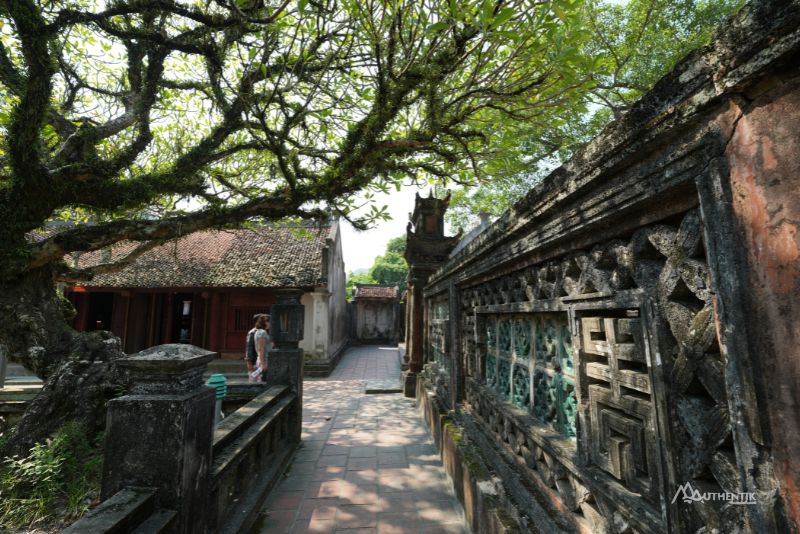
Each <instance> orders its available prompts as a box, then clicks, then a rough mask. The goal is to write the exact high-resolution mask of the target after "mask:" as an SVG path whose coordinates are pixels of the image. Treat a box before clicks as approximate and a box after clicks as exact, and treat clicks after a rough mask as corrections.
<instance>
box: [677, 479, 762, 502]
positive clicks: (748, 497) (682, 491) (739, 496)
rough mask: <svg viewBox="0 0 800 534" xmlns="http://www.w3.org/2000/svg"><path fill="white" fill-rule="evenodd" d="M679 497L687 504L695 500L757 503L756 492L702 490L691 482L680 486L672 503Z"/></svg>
mask: <svg viewBox="0 0 800 534" xmlns="http://www.w3.org/2000/svg"><path fill="white" fill-rule="evenodd" d="M678 497H680V498H681V500H682V501H683V502H685V503H686V504H691V503H693V502H706V501H719V502H725V503H729V504H755V503H756V494H755V493H731V492H730V491H724V492H722V491H704V492H701V491H700V490H699V489H697V488H695V487H694V486H692V483H691V482H686V483H685V484H683V485H681V486H678V490H677V491H676V492H675V496H674V497H672V504H675V502H676V501H677V500H678Z"/></svg>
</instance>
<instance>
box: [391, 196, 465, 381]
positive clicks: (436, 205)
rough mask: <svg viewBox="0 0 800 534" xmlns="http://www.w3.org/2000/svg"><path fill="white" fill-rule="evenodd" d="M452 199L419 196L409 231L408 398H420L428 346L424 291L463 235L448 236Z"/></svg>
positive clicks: (405, 371) (405, 364) (405, 374)
mask: <svg viewBox="0 0 800 534" xmlns="http://www.w3.org/2000/svg"><path fill="white" fill-rule="evenodd" d="M449 201H450V195H449V194H448V195H447V197H446V198H444V199H439V198H435V197H434V196H433V194H431V195H430V196H429V197H428V198H423V197H420V196H419V194H417V197H416V201H415V204H414V212H413V213H412V214H411V221H410V222H409V223H408V229H407V230H406V234H407V237H406V251H405V258H406V261H407V262H408V298H407V302H406V306H407V308H406V318H407V322H406V355H405V357H404V362H403V366H402V370H403V372H402V375H401V379H400V380H401V382H402V384H403V392H404V394H405V395H406V396H407V397H414V396H415V395H416V385H417V374H418V373H419V372H420V371H422V366H423V364H424V363H425V360H424V343H425V297H424V296H423V289H424V288H425V285H426V284H427V283H428V278H429V277H430V276H431V275H432V274H433V273H434V272H435V271H436V269H437V268H438V267H439V266H440V265H441V264H443V263H444V262H445V261H447V258H448V257H449V254H450V251H451V250H453V248H454V247H455V246H456V244H457V243H458V240H459V239H460V235H458V236H453V237H447V236H445V235H444V212H445V211H446V210H447V206H448V203H449Z"/></svg>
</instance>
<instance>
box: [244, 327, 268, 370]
mask: <svg viewBox="0 0 800 534" xmlns="http://www.w3.org/2000/svg"><path fill="white" fill-rule="evenodd" d="M253 319H254V321H255V324H254V326H253V328H252V329H251V330H250V331H249V332H247V354H246V360H247V373H248V375H250V380H249V381H250V382H263V381H264V373H266V371H267V352H268V351H269V350H270V348H271V345H272V340H271V338H270V336H269V332H268V330H269V315H266V314H263V313H259V314H258V315H255V316H254V317H253Z"/></svg>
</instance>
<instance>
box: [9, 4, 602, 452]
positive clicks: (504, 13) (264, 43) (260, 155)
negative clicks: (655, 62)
mask: <svg viewBox="0 0 800 534" xmlns="http://www.w3.org/2000/svg"><path fill="white" fill-rule="evenodd" d="M584 14H585V13H584V9H583V5H582V0H542V1H539V0H415V1H413V2H411V1H407V0H191V1H190V0H125V1H123V0H105V1H102V0H60V1H56V2H54V1H52V0H0V135H1V136H2V144H1V145H0V146H1V147H2V148H0V317H2V321H0V353H2V354H3V355H4V356H7V357H10V358H11V359H12V360H15V361H19V362H21V363H23V364H24V365H25V366H26V367H28V368H29V369H32V370H34V371H35V372H36V373H37V374H38V375H39V376H41V377H42V378H44V379H46V380H47V382H46V385H45V388H44V390H43V393H42V394H41V395H40V396H39V398H37V400H36V401H35V402H34V403H33V404H32V405H31V407H30V408H29V410H28V412H27V413H26V415H25V417H24V419H23V420H22V422H21V424H20V425H19V426H18V428H17V431H16V433H15V434H14V435H13V436H12V438H11V440H10V442H9V445H8V450H9V451H22V450H24V448H25V447H26V446H28V445H30V444H31V443H32V442H33V441H35V440H38V439H41V438H42V437H45V436H46V435H47V434H49V433H50V432H52V431H53V430H54V429H55V428H56V427H57V426H58V425H60V424H61V423H62V422H63V421H64V420H66V419H70V418H78V419H80V420H81V421H82V422H84V424H85V425H87V426H89V427H97V426H98V425H100V424H102V408H103V405H104V403H105V401H106V400H107V398H108V397H109V396H111V395H114V394H115V392H118V391H119V390H120V377H119V376H117V374H116V371H115V367H114V365H113V360H114V359H115V358H117V357H119V356H120V355H121V352H120V349H119V342H118V340H116V338H114V337H113V336H111V335H110V334H107V333H86V334H81V333H77V332H75V331H73V330H72V329H71V328H70V327H69V323H68V321H69V317H70V312H71V309H70V306H69V305H68V304H67V303H66V302H65V301H64V300H63V299H62V298H61V297H60V296H59V294H58V292H57V289H56V287H57V284H58V283H59V282H70V281H75V280H82V279H88V278H91V277H92V276H93V275H94V274H96V273H99V272H102V271H108V270H112V269H116V268H119V267H120V266H121V265H124V264H125V263H126V262H130V261H133V260H134V259H135V258H136V257H137V255H139V254H141V253H143V252H144V251H146V250H148V249H149V248H151V247H153V246H155V245H156V244H159V243H162V242H164V241H166V240H170V239H174V238H177V237H180V236H182V235H185V234H187V233H190V232H194V231H196V230H199V229H203V228H222V227H228V226H233V225H238V224H243V223H245V222H247V221H252V220H254V219H261V220H281V219H284V218H287V217H306V218H307V217H312V218H313V217H323V216H326V215H327V214H328V213H330V212H331V211H333V212H336V213H338V214H340V215H343V216H345V217H348V214H349V211H350V209H351V208H352V207H353V204H352V202H353V201H352V199H353V198H354V197H355V195H354V194H355V193H356V192H358V191H363V190H365V189H375V190H383V189H386V188H388V187H390V186H395V185H398V184H399V183H401V181H402V180H404V179H408V178H411V179H412V180H428V179H446V178H452V177H455V178H456V179H464V177H466V176H468V173H469V172H470V171H474V170H476V169H477V168H478V167H479V166H480V165H482V164H483V163H485V162H486V161H489V159H491V157H494V155H496V154H498V153H499V150H498V149H499V148H502V143H503V142H505V141H507V140H505V139H503V138H502V137H501V136H495V135H494V131H493V129H492V125H493V124H496V123H497V122H498V120H499V119H498V117H506V118H508V119H509V120H514V121H522V120H532V119H534V118H535V117H536V116H537V114H538V113H540V112H542V111H543V110H547V109H550V108H552V107H553V106H565V105H567V104H568V103H569V102H573V101H579V100H581V99H582V95H583V94H584V93H585V91H586V90H588V89H589V88H590V84H591V81H590V79H589V77H588V76H587V75H586V73H587V72H588V71H589V70H591V67H592V65H593V63H592V59H591V58H588V57H585V56H584V55H581V53H580V50H581V48H582V46H583V45H582V43H583V42H584V41H585V39H586V38H587V36H588V33H587V31H586V25H587V24H588V19H587V18H586V17H585V16H584ZM487 158H488V159H487ZM381 215H382V212H381V211H380V210H379V209H377V208H376V209H374V210H373V211H372V212H371V214H370V216H368V217H367V219H369V217H380V216H381ZM56 219H62V220H67V221H80V220H82V221H85V222H86V223H88V224H79V225H76V224H73V225H71V226H66V227H64V226H61V227H60V228H61V229H60V231H57V232H50V231H48V229H47V228H46V225H47V223H48V222H49V221H53V220H56ZM365 222H368V221H364V220H361V221H357V224H359V225H363V224H364V223H365ZM120 241H129V242H132V243H133V246H132V247H126V250H131V252H130V253H129V254H128V255H126V256H124V257H114V258H113V261H109V262H108V263H106V264H102V265H97V266H94V267H93V268H90V269H85V268H84V269H78V268H76V267H75V266H74V265H73V264H70V263H68V262H65V261H64V259H63V258H64V257H65V255H68V254H70V253H81V252H86V251H93V250H98V249H102V248H105V247H109V246H111V245H113V244H115V243H118V242H120ZM92 362H93V363H92Z"/></svg>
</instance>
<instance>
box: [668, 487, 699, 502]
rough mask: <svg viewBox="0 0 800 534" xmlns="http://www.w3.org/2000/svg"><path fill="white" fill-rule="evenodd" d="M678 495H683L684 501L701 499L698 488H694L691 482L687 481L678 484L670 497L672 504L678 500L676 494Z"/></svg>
mask: <svg viewBox="0 0 800 534" xmlns="http://www.w3.org/2000/svg"><path fill="white" fill-rule="evenodd" d="M680 495H683V497H682V500H683V502H685V503H691V502H695V501H698V502H699V501H702V500H703V494H702V493H700V490H698V489H696V488H694V487H693V486H692V483H691V482H687V483H686V484H684V485H683V486H678V491H676V492H675V496H674V497H673V498H672V504H675V501H677V500H678V496H680Z"/></svg>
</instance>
